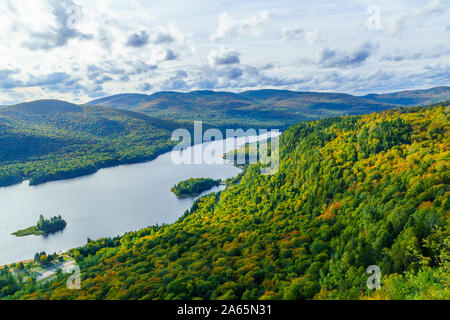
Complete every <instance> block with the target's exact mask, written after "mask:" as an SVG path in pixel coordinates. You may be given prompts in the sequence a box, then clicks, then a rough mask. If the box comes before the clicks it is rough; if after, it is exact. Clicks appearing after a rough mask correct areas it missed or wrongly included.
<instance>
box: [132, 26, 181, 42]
mask: <svg viewBox="0 0 450 320" xmlns="http://www.w3.org/2000/svg"><path fill="white" fill-rule="evenodd" d="M175 41H178V42H183V41H184V34H183V32H182V31H181V30H179V29H178V28H177V27H176V26H175V24H173V23H171V24H170V25H169V27H168V28H162V27H159V28H153V29H151V30H150V31H146V30H142V31H140V32H139V33H133V34H132V35H130V37H129V38H128V41H127V43H126V45H127V46H129V47H135V48H140V47H143V46H146V45H147V44H150V43H152V44H156V45H160V44H168V43H173V42H175Z"/></svg>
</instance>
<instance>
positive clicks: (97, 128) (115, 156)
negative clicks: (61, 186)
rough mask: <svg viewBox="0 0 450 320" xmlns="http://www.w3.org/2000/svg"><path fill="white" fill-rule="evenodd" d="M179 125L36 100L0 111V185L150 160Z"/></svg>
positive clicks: (167, 144)
mask: <svg viewBox="0 0 450 320" xmlns="http://www.w3.org/2000/svg"><path fill="white" fill-rule="evenodd" d="M179 127H180V124H179V123H175V122H172V121H167V120H162V119H157V118H152V117H149V116H147V115H144V114H141V113H135V112H130V111H125V110H120V109H112V108H108V107H92V106H79V105H75V104H71V103H68V102H64V101H58V100H39V101H33V102H29V103H22V104H18V105H15V106H9V107H5V108H1V109H0V145H1V146H2V147H1V149H0V186H1V185H3V186H4V185H10V184H14V183H19V182H21V181H23V180H25V179H29V180H30V184H39V183H43V182H47V181H51V180H59V179H66V178H73V177H77V176H80V175H84V174H89V173H93V172H95V171H96V170H98V169H99V168H102V167H107V166H112V165H117V164H122V163H132V162H138V161H143V160H148V159H152V158H154V157H155V156H157V155H158V154H160V153H161V152H162V151H165V150H168V149H169V148H170V146H172V142H171V141H170V137H171V133H172V131H173V130H174V129H176V128H179Z"/></svg>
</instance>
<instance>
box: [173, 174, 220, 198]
mask: <svg viewBox="0 0 450 320" xmlns="http://www.w3.org/2000/svg"><path fill="white" fill-rule="evenodd" d="M221 182H222V180H220V179H219V180H214V179H211V178H195V179H194V178H191V179H188V180H186V181H181V182H179V183H178V184H177V185H175V186H173V188H171V189H170V191H172V192H173V193H174V194H175V195H176V196H177V197H178V198H189V197H196V196H198V195H199V194H200V193H202V192H203V191H206V190H209V189H211V188H213V187H216V186H218V185H220V184H221Z"/></svg>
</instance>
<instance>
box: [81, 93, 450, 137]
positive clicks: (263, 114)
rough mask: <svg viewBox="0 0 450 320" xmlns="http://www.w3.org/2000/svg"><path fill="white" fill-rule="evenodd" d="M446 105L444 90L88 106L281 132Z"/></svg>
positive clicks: (213, 96)
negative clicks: (391, 111) (336, 118)
mask: <svg viewBox="0 0 450 320" xmlns="http://www.w3.org/2000/svg"><path fill="white" fill-rule="evenodd" d="M446 100H450V88H449V87H436V88H431V89H427V90H415V91H402V92H396V93H388V94H381V95H377V94H371V95H366V96H363V97H358V96H353V95H350V94H343V93H330V92H296V91H289V90H254V91H245V92H242V93H232V92H214V91H193V92H186V93H183V92H157V93H154V94H152V95H145V94H119V95H114V96H110V97H105V98H101V99H97V100H94V101H91V102H89V105H101V106H109V107H114V108H121V109H125V110H133V111H137V112H142V113H145V114H148V115H151V116H154V117H158V118H162V119H172V120H188V121H193V120H202V121H204V122H206V123H207V124H210V125H213V126H216V127H246V128H249V127H264V128H272V127H274V128H280V129H284V128H287V127H288V126H290V125H293V124H295V123H297V122H300V121H304V120H315V119H321V118H325V117H333V116H342V115H358V114H364V113H369V112H376V111H382V110H386V109H390V108H393V107H396V106H397V107H398V106H411V105H418V104H431V103H435V102H442V101H446Z"/></svg>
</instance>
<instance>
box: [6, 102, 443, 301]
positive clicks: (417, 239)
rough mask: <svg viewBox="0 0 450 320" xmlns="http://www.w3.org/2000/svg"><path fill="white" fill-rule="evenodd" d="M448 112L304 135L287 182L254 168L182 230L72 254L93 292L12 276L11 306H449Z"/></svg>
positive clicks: (419, 112) (398, 113)
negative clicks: (322, 302)
mask: <svg viewBox="0 0 450 320" xmlns="http://www.w3.org/2000/svg"><path fill="white" fill-rule="evenodd" d="M449 108H450V106H449V105H448V104H446V105H436V106H432V107H414V108H410V109H406V108H404V109H401V110H388V111H383V112H381V113H373V114H370V115H363V116H350V117H339V118H333V119H323V120H319V121H314V122H302V123H299V124H296V125H294V126H292V127H291V128H289V129H288V130H286V131H285V132H284V133H283V134H282V136H281V138H280V170H279V171H278V172H277V173H276V174H274V175H272V176H263V175H261V174H260V166H259V165H251V166H250V167H248V169H247V170H246V171H245V172H243V173H242V174H241V175H240V176H238V177H236V178H235V179H233V181H232V182H231V183H230V184H231V186H229V187H228V188H227V189H226V190H224V191H222V192H221V193H217V194H210V195H207V196H205V197H203V198H201V199H199V200H198V201H197V202H196V203H195V204H194V206H193V208H192V209H191V210H190V211H187V212H186V213H185V215H184V216H183V217H182V218H180V220H179V221H178V222H176V223H175V224H172V225H164V226H154V227H149V228H146V229H143V230H140V231H136V232H130V233H128V234H127V235H125V236H123V237H121V238H114V239H99V240H97V241H89V242H88V243H87V244H86V245H85V246H84V247H80V248H76V249H73V250H71V251H70V252H69V254H70V255H72V256H73V257H74V258H75V260H76V262H77V263H78V265H79V266H80V268H81V270H82V279H81V290H69V289H68V288H67V285H66V281H67V277H68V276H63V275H59V276H58V278H57V279H56V280H55V282H54V283H47V284H44V285H37V284H35V283H33V281H32V280H29V281H28V282H27V283H25V284H19V283H18V282H14V281H15V280H14V278H13V277H11V276H10V275H8V271H3V272H2V273H0V281H2V282H3V283H4V286H3V288H4V289H3V291H0V298H2V297H3V298H4V299H123V300H127V299H132V300H133V299H144V300H146V299H149V300H150V299H169V300H171V299H219V300H234V299H243V300H256V299H290V300H291V299H449V298H450V291H449V288H450V287H449V283H450V273H449V272H448V270H449V246H450V243H449V228H450V224H449V221H450V219H449V209H450V188H449V185H450V181H449V175H448V172H449V167H448V165H449V163H448V159H449V152H450V150H449V146H450V140H449V139H450V136H449V132H450V130H449V129H450V128H449V119H448V111H449ZM373 265H376V266H378V267H379V268H380V270H381V289H380V290H377V291H372V290H370V289H368V288H367V279H368V276H369V275H368V274H367V272H366V270H367V268H368V267H369V266H373ZM0 288H1V286H0Z"/></svg>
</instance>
